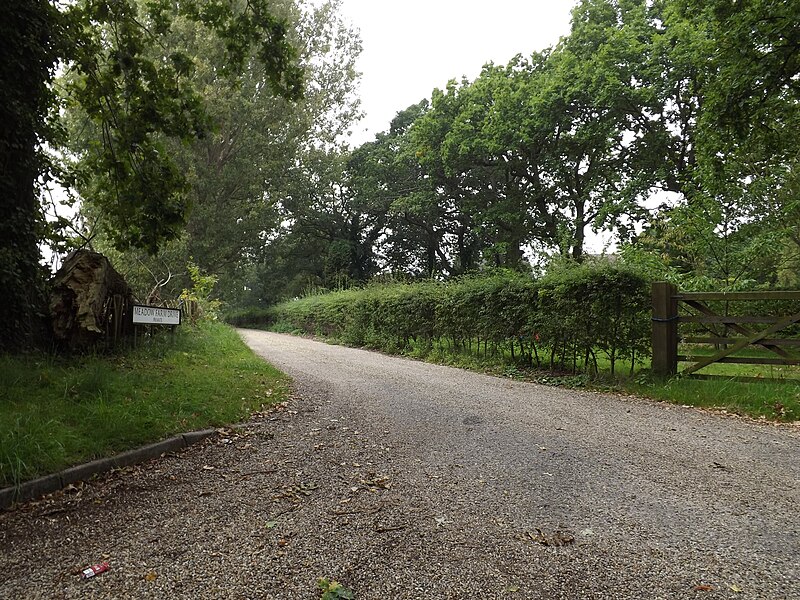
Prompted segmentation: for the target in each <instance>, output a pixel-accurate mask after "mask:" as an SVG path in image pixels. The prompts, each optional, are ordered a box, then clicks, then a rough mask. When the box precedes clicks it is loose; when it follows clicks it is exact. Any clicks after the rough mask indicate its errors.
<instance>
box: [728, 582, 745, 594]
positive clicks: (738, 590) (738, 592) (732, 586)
mask: <svg viewBox="0 0 800 600" xmlns="http://www.w3.org/2000/svg"><path fill="white" fill-rule="evenodd" d="M728 587H729V588H731V591H732V592H735V593H737V594H741V593H742V588H740V587H739V586H738V585H736V584H735V583H734V584H728Z"/></svg>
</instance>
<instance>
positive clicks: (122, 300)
mask: <svg viewBox="0 0 800 600" xmlns="http://www.w3.org/2000/svg"><path fill="white" fill-rule="evenodd" d="M115 297H117V298H116V302H115V300H114V299H115ZM132 300H133V296H132V293H131V289H130V287H128V284H127V283H126V282H125V279H123V277H122V275H120V274H119V273H118V272H117V271H116V270H115V269H114V267H113V266H111V262H110V261H109V260H108V258H106V257H105V256H103V255H102V254H99V253H97V252H91V251H89V250H77V251H75V252H73V253H72V254H70V255H69V256H68V257H67V259H66V260H65V261H64V264H63V265H62V266H61V268H60V269H59V270H58V272H57V273H56V274H55V275H54V276H53V279H52V280H51V292H50V317H51V324H52V331H53V338H54V340H55V341H56V343H57V344H58V345H60V346H62V347H65V348H67V349H69V350H85V349H88V348H91V347H96V346H97V345H98V343H101V342H105V343H108V342H110V341H112V340H110V339H109V338H110V337H112V336H113V337H114V338H117V337H118V336H119V335H122V334H124V333H125V332H127V330H128V327H127V326H126V325H125V316H126V315H127V312H128V310H129V309H130V308H129V307H130V306H131V304H132Z"/></svg>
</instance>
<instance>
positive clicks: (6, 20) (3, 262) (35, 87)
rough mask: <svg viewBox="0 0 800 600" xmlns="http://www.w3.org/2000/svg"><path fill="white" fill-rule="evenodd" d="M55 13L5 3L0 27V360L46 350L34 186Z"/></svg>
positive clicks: (27, 3) (24, 0)
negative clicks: (34, 349)
mask: <svg viewBox="0 0 800 600" xmlns="http://www.w3.org/2000/svg"><path fill="white" fill-rule="evenodd" d="M54 10H55V9H53V8H52V7H51V6H50V4H49V2H47V0H7V2H6V5H5V10H4V11H3V19H2V20H0V39H2V40H3V41H2V45H3V47H4V48H5V51H4V57H3V60H2V61H0V81H2V82H3V84H2V85H1V86H0V289H2V290H3V300H2V302H0V352H3V351H18V350H23V349H26V348H31V347H34V346H38V345H43V344H44V342H45V331H46V328H45V326H44V325H45V303H46V302H45V293H44V273H45V269H43V267H42V266H41V265H40V264H39V260H40V258H41V255H40V252H39V242H40V240H41V233H42V232H41V229H42V227H43V218H42V215H41V207H40V204H39V201H38V198H37V194H36V187H35V186H36V180H37V177H38V175H39V171H40V169H41V166H42V165H41V164H40V162H41V161H40V158H41V157H40V155H39V153H38V151H37V144H38V143H39V140H40V136H41V135H42V133H43V131H44V129H45V126H44V116H45V114H46V112H47V100H48V90H47V85H48V83H49V81H50V80H51V78H52V77H51V68H52V66H53V63H54V54H55V53H54V51H53V41H52V31H51V28H52V24H53V17H54V15H53V11H54Z"/></svg>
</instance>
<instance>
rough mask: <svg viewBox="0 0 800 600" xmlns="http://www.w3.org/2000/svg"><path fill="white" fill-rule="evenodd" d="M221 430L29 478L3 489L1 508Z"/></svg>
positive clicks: (195, 433)
mask: <svg viewBox="0 0 800 600" xmlns="http://www.w3.org/2000/svg"><path fill="white" fill-rule="evenodd" d="M215 433H217V430H216V429H203V430H201V431H190V432H188V433H183V434H179V435H175V436H173V437H171V438H167V439H166V440H161V441H160V442H155V443H153V444H148V445H146V446H142V447H140V448H134V449H133V450H127V451H125V452H122V453H120V454H117V455H115V456H109V457H108V458H101V459H98V460H93V461H91V462H88V463H85V464H82V465H77V466H74V467H69V468H68V469H64V470H63V471H60V472H58V473H54V474H52V475H45V476H44V477H39V478H38V479H32V480H31V481H26V482H24V483H21V484H20V485H17V486H11V487H7V488H2V489H0V509H7V508H10V507H11V506H13V505H14V504H16V503H17V502H24V501H26V500H33V499H34V498H38V497H40V496H44V495H46V494H51V493H53V492H57V491H58V490H60V489H63V488H65V487H66V486H68V485H69V484H71V483H75V482H76V481H82V480H85V479H89V478H90V477H91V476H93V475H99V474H100V473H106V472H108V471H110V470H111V469H117V468H120V467H129V466H131V465H136V464H139V463H143V462H145V461H148V460H151V459H153V458H158V457H159V456H161V455H162V454H164V453H166V452H175V451H176V450H181V449H183V448H186V447H188V446H191V445H192V444H195V443H197V442H199V441H201V440H204V439H206V438H208V437H211V436H212V435H214V434H215Z"/></svg>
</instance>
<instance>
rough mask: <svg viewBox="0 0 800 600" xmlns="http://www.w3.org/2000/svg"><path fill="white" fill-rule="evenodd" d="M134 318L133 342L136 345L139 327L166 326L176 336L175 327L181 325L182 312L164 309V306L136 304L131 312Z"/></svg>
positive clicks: (175, 309) (174, 309)
mask: <svg viewBox="0 0 800 600" xmlns="http://www.w3.org/2000/svg"><path fill="white" fill-rule="evenodd" d="M131 316H132V318H133V326H134V327H133V340H134V345H135V344H136V337H137V331H136V330H137V329H138V327H137V325H150V326H151V327H152V326H153V325H166V326H168V327H169V328H170V330H171V331H172V334H173V336H174V334H175V327H177V326H178V325H180V324H181V311H180V310H179V309H177V308H164V307H162V306H144V305H142V304H134V305H133V311H132V312H131Z"/></svg>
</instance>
